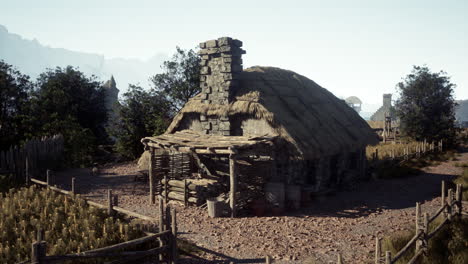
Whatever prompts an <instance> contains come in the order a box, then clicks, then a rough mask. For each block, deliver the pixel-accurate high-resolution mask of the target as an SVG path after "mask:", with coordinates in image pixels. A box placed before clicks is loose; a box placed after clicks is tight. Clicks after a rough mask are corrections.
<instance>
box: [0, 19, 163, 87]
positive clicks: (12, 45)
mask: <svg viewBox="0 0 468 264" xmlns="http://www.w3.org/2000/svg"><path fill="white" fill-rule="evenodd" d="M167 59H169V57H168V56H167V55H165V54H157V55H155V56H153V57H152V58H150V59H148V60H138V59H124V58H112V59H106V58H105V57H104V56H103V55H99V54H93V53H85V52H77V51H71V50H67V49H63V48H51V47H47V46H44V45H42V44H41V43H39V41H38V40H36V39H34V40H28V39H24V38H23V37H21V36H20V35H17V34H13V33H10V32H8V30H7V29H6V27H4V26H2V25H0V60H4V61H5V62H6V63H8V64H11V65H13V66H15V67H16V68H17V69H18V70H20V71H21V72H22V73H24V74H27V75H29V76H30V77H31V78H32V79H33V80H34V79H35V78H36V77H37V76H38V75H39V74H40V73H42V72H44V71H45V70H46V68H55V67H56V66H60V67H66V66H67V65H72V66H74V67H78V68H79V70H80V71H82V72H83V73H85V74H86V75H87V76H90V75H92V74H93V75H96V76H97V77H98V78H99V79H100V81H103V82H105V81H106V80H108V79H110V77H111V75H113V76H114V78H115V80H116V83H117V87H118V88H119V90H120V91H125V90H127V87H128V84H129V83H131V84H137V83H139V84H140V85H141V86H143V87H148V79H149V77H151V76H153V75H154V74H156V73H160V72H161V67H160V65H161V64H162V62H163V61H165V60H167Z"/></svg>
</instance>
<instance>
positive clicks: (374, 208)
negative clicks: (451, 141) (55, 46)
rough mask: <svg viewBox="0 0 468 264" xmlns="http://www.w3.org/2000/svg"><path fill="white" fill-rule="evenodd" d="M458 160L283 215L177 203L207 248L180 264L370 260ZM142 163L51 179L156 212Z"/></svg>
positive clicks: (433, 202) (190, 234)
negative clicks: (229, 212)
mask: <svg viewBox="0 0 468 264" xmlns="http://www.w3.org/2000/svg"><path fill="white" fill-rule="evenodd" d="M456 162H459V163H466V162H468V153H467V152H464V153H460V154H459V156H458V157H457V160H455V161H447V162H444V163H442V164H440V165H437V166H433V167H427V168H425V169H424V173H423V174H421V175H418V176H413V177H406V178H400V179H391V180H372V181H368V182H363V183H361V184H360V185H358V187H357V188H355V189H354V190H353V191H343V192H339V193H337V194H335V195H333V196H328V197H325V198H323V199H320V200H316V201H313V202H312V204H311V205H310V207H308V208H303V209H301V210H298V211H296V212H294V213H289V214H287V215H284V216H266V217H242V218H234V219H231V218H210V217H208V214H207V211H206V209H202V208H196V207H187V208H184V207H183V206H182V205H180V204H175V206H176V208H177V212H178V214H177V218H178V220H177V222H178V231H179V237H182V238H184V239H187V240H189V241H191V242H193V243H195V244H196V245H197V246H198V247H199V249H201V253H200V254H198V257H196V258H192V259H190V260H189V259H186V260H184V261H182V263H230V262H234V263H264V257H265V256H266V255H270V256H272V257H273V259H274V261H275V262H274V263H285V264H286V263H288V264H292V263H311V264H312V263H328V262H330V261H336V259H337V256H338V253H341V254H342V255H343V259H344V261H345V263H372V259H373V253H374V243H375V236H378V237H384V236H386V235H390V234H393V233H395V232H399V231H402V230H405V229H409V228H413V223H414V217H415V203H416V202H421V203H422V211H423V212H428V213H430V214H431V213H434V212H435V211H436V210H437V208H438V207H439V206H440V203H441V201H440V198H439V197H440V184H441V181H442V180H446V181H447V180H450V179H452V178H453V177H454V176H456V175H460V174H461V172H462V170H461V168H458V167H456V166H455V163H456ZM137 170H138V169H137V166H136V163H120V164H114V165H109V166H104V167H102V168H100V174H99V175H98V176H93V175H92V174H91V172H90V169H69V170H66V171H61V172H57V174H56V176H55V179H54V183H53V184H57V185H59V186H61V187H62V188H64V189H70V182H71V177H76V183H77V189H78V192H79V193H81V194H82V195H83V196H85V197H88V198H90V199H92V200H94V201H96V202H101V203H104V201H105V197H106V193H107V189H109V188H111V189H112V190H113V193H114V194H117V195H118V196H119V198H118V200H119V206H121V207H123V208H125V209H128V210H132V211H135V212H138V213H141V214H145V215H150V216H157V205H151V204H150V203H149V198H148V193H149V187H148V185H147V184H146V183H143V182H140V181H134V176H135V175H136V174H138V173H137ZM311 259H313V260H314V261H315V262H312V261H310V260H311ZM309 261H310V262H309ZM335 263H336V262H335Z"/></svg>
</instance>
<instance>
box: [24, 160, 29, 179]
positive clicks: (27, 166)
mask: <svg viewBox="0 0 468 264" xmlns="http://www.w3.org/2000/svg"><path fill="white" fill-rule="evenodd" d="M24 174H25V176H26V177H25V180H26V185H29V161H28V156H26V160H25V164H24Z"/></svg>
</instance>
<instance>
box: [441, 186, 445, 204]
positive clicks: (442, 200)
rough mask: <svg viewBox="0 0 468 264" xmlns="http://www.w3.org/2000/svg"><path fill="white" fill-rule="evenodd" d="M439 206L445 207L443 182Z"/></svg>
mask: <svg viewBox="0 0 468 264" xmlns="http://www.w3.org/2000/svg"><path fill="white" fill-rule="evenodd" d="M440 199H441V200H440V202H441V204H440V206H441V207H443V206H444V205H445V181H442V190H441V196H440Z"/></svg>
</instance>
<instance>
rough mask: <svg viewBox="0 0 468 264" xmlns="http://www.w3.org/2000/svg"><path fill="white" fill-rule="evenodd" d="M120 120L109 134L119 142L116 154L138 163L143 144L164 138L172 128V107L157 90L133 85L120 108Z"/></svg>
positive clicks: (125, 94)
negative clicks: (144, 139)
mask: <svg viewBox="0 0 468 264" xmlns="http://www.w3.org/2000/svg"><path fill="white" fill-rule="evenodd" d="M118 113H119V120H118V121H116V122H114V124H113V125H112V127H111V131H110V134H111V135H112V136H114V137H115V138H116V139H117V142H116V150H117V152H119V153H120V154H122V155H123V156H125V157H127V158H130V159H135V158H137V157H139V156H140V155H141V154H142V153H143V145H142V144H141V142H140V140H141V139H142V138H144V137H147V136H152V135H159V134H162V133H163V132H164V131H165V130H166V128H167V126H168V125H169V122H170V119H171V115H170V105H169V102H168V101H167V100H166V98H165V97H163V96H161V94H159V93H158V92H156V91H155V90H154V89H151V90H150V91H145V90H143V88H141V87H139V86H135V85H130V86H129V90H128V91H127V92H126V93H124V94H123V100H122V102H121V103H120V106H119V110H118Z"/></svg>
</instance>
